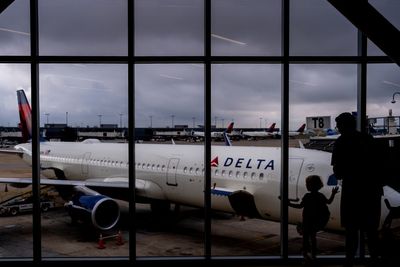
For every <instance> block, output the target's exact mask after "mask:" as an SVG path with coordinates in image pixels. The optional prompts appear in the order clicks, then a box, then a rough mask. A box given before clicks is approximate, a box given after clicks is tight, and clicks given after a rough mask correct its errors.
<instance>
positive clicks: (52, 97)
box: [39, 64, 129, 257]
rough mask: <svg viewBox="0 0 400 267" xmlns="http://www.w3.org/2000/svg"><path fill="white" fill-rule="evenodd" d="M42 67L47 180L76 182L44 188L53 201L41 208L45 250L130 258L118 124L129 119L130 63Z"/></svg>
mask: <svg viewBox="0 0 400 267" xmlns="http://www.w3.org/2000/svg"><path fill="white" fill-rule="evenodd" d="M39 67H40V79H39V81H40V117H41V122H42V123H41V127H42V131H41V133H42V134H41V136H42V138H43V139H44V141H43V142H41V143H40V153H41V156H40V164H41V168H42V174H43V176H44V177H43V179H42V180H41V183H42V186H44V185H45V184H46V183H47V180H46V179H56V180H57V179H59V180H68V181H71V183H74V184H75V185H73V186H65V185H59V186H56V187H55V188H54V187H49V188H48V187H46V188H48V191H46V192H45V193H44V194H42V197H43V201H45V203H48V202H49V204H48V205H47V206H42V211H43V212H42V255H43V257H86V256H89V257H93V256H128V251H129V247H128V243H127V239H128V233H129V224H128V223H127V219H126V218H127V217H128V216H127V208H128V204H127V202H126V201H127V199H128V189H127V184H128V143H127V142H125V141H126V139H125V138H126V137H125V135H124V133H125V132H126V128H121V127H120V126H121V121H122V123H123V124H124V125H125V126H126V125H127V120H126V118H127V117H126V114H127V112H128V101H127V99H128V97H127V94H128V90H127V87H128V85H127V80H128V76H127V74H128V72H127V69H128V68H127V66H126V65H101V64H96V65H90V64H68V65H67V64H42V65H40V66H39ZM121 114H122V115H124V116H121ZM53 181H54V180H53ZM76 181H81V182H83V183H84V184H83V185H80V186H78V185H76ZM94 182H96V184H93V183H94ZM116 182H117V185H116V186H115V187H114V184H115V183H116ZM111 186H112V187H111ZM100 194H101V195H100ZM42 205H43V204H42ZM99 248H104V249H99Z"/></svg>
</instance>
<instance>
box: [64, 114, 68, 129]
mask: <svg viewBox="0 0 400 267" xmlns="http://www.w3.org/2000/svg"><path fill="white" fill-rule="evenodd" d="M65 124H66V125H67V126H68V111H67V112H65Z"/></svg>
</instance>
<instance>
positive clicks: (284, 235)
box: [280, 0, 290, 260]
mask: <svg viewBox="0 0 400 267" xmlns="http://www.w3.org/2000/svg"><path fill="white" fill-rule="evenodd" d="M289 12H290V11H289V0H283V1H282V55H283V62H282V74H281V75H282V99H281V121H282V139H281V164H282V165H281V188H280V191H281V192H280V194H281V196H282V198H281V257H282V258H283V259H284V260H286V259H287V258H288V231H289V228H288V218H289V214H288V212H289V209H288V191H289V185H288V174H289V160H288V159H289V15H290V14H289Z"/></svg>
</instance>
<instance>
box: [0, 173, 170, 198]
mask: <svg viewBox="0 0 400 267" xmlns="http://www.w3.org/2000/svg"><path fill="white" fill-rule="evenodd" d="M0 183H9V184H25V185H30V184H32V178H7V177H0ZM40 184H41V185H54V186H78V187H89V188H90V187H98V188H119V189H126V190H127V189H129V184H128V178H126V177H110V178H103V179H99V178H97V179H88V180H84V181H77V180H59V179H47V178H41V179H40ZM135 190H136V194H137V195H138V196H141V197H147V198H154V199H165V196H164V193H163V191H162V189H161V188H160V187H159V185H157V184H156V183H154V182H152V181H146V180H142V179H137V178H136V182H135Z"/></svg>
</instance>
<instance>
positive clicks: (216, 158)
mask: <svg viewBox="0 0 400 267" xmlns="http://www.w3.org/2000/svg"><path fill="white" fill-rule="evenodd" d="M211 167H218V157H215V158H214V159H213V160H212V161H211Z"/></svg>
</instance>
